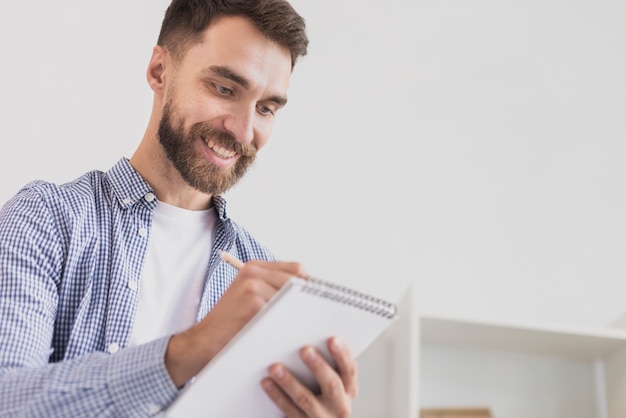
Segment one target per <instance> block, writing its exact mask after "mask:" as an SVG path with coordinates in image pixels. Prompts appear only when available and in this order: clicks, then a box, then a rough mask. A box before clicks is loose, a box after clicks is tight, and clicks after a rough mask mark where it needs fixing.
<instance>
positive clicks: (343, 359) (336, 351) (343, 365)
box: [328, 337, 359, 399]
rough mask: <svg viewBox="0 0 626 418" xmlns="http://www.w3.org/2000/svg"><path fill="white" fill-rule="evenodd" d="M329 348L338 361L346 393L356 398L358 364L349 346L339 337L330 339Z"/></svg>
mask: <svg viewBox="0 0 626 418" xmlns="http://www.w3.org/2000/svg"><path fill="white" fill-rule="evenodd" d="M328 349H329V350H330V353H331V355H332V356H333V358H334V359H335V363H337V370H338V371H339V376H341V380H342V381H343V386H344V388H345V390H346V393H347V394H348V395H349V396H350V397H351V398H352V399H355V398H356V396H357V395H358V392H359V381H358V366H357V362H356V359H355V358H354V356H352V353H351V352H350V350H349V348H348V347H347V346H346V345H345V344H344V343H343V342H342V341H341V340H340V339H339V338H337V337H334V338H331V339H330V340H329V341H328Z"/></svg>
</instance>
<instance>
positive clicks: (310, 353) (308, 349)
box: [303, 347, 315, 361]
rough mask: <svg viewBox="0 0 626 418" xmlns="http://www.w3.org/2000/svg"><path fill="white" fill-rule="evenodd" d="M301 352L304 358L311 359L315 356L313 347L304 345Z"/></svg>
mask: <svg viewBox="0 0 626 418" xmlns="http://www.w3.org/2000/svg"><path fill="white" fill-rule="evenodd" d="M303 354H304V358H305V359H306V360H309V361H311V360H313V359H314V358H315V351H313V347H306V348H305V349H304V353H303Z"/></svg>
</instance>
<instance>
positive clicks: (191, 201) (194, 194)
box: [130, 130, 212, 210]
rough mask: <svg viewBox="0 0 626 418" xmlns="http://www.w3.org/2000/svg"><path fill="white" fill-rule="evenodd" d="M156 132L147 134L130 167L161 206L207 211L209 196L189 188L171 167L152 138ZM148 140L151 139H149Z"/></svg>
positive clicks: (131, 160)
mask: <svg viewBox="0 0 626 418" xmlns="http://www.w3.org/2000/svg"><path fill="white" fill-rule="evenodd" d="M153 135H156V132H154V133H153V132H150V130H149V131H147V132H146V134H145V135H144V138H143V140H142V141H141V143H140V144H139V147H138V148H137V150H136V151H135V153H134V154H133V156H132V157H131V159H130V164H131V165H132V166H133V168H134V169H135V170H136V171H137V172H138V173H139V175H141V177H143V179H144V180H145V181H146V182H147V183H148V184H149V185H150V187H152V189H153V190H154V193H155V195H156V197H157V199H159V201H161V202H165V203H167V204H169V205H172V206H177V207H179V208H183V209H188V210H204V209H208V208H210V207H211V201H212V196H211V195H209V194H205V193H202V192H200V191H198V190H196V189H194V188H193V187H191V186H189V185H188V184H187V182H185V180H184V179H183V178H182V176H181V175H180V173H179V172H178V170H176V168H175V167H174V166H173V164H172V163H171V162H170V160H169V159H168V158H167V156H166V155H165V153H164V151H163V149H162V148H160V146H159V145H158V141H155V140H154V138H155V136H153ZM150 137H151V138H150Z"/></svg>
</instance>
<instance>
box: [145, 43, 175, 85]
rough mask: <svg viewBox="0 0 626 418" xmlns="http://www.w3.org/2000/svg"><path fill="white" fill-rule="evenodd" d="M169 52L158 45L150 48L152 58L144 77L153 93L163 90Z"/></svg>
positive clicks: (168, 62)
mask: <svg viewBox="0 0 626 418" xmlns="http://www.w3.org/2000/svg"><path fill="white" fill-rule="evenodd" d="M169 64H170V61H169V54H168V52H167V50H166V49H165V48H163V47H161V46H159V45H157V46H155V47H154V48H153V49H152V58H150V63H149V64H148V71H147V73H146V78H147V79H148V84H149V85H150V88H151V89H152V91H154V92H155V93H157V94H158V93H163V92H164V91H165V80H166V70H168V69H169V67H170V65H169Z"/></svg>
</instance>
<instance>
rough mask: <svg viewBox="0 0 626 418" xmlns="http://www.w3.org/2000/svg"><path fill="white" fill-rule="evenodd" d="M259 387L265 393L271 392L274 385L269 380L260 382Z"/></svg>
mask: <svg viewBox="0 0 626 418" xmlns="http://www.w3.org/2000/svg"><path fill="white" fill-rule="evenodd" d="M261 386H263V389H264V390H265V391H267V392H271V391H272V390H274V385H273V384H272V382H271V381H269V380H264V381H262V382H261Z"/></svg>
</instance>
